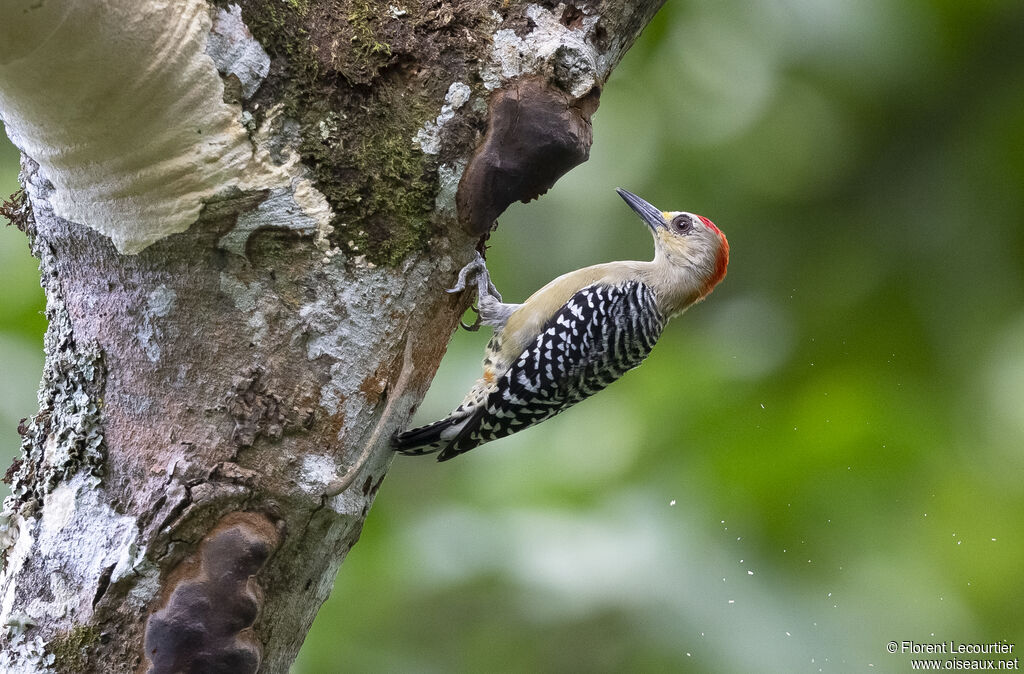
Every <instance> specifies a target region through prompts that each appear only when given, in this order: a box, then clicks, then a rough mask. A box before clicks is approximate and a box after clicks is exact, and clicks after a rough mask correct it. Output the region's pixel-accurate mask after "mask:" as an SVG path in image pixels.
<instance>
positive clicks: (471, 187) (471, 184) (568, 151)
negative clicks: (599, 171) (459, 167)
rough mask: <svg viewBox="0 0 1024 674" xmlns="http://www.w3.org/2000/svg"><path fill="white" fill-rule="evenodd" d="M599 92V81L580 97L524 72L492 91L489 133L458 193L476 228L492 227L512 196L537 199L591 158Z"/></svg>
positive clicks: (463, 214) (465, 218)
mask: <svg viewBox="0 0 1024 674" xmlns="http://www.w3.org/2000/svg"><path fill="white" fill-rule="evenodd" d="M600 94H601V90H600V88H599V87H594V88H593V89H592V90H591V91H590V92H589V93H587V94H586V95H584V96H582V97H580V98H578V99H575V98H573V97H572V96H571V95H569V94H567V93H565V92H564V91H562V90H561V89H559V88H557V87H556V86H554V85H553V84H551V83H549V82H547V81H546V80H543V79H539V78H523V79H519V80H515V81H513V82H510V83H509V84H508V85H507V86H506V87H504V88H502V89H500V90H498V91H496V92H495V93H494V94H493V95H492V96H491V102H490V114H489V122H488V127H487V135H486V136H485V137H484V142H483V144H482V145H481V146H480V147H479V148H477V150H476V152H475V153H474V155H473V157H472V159H470V161H469V164H468V165H467V166H466V171H465V173H464V174H463V176H462V181H461V182H460V183H459V191H458V194H457V195H456V204H457V206H458V213H459V220H460V221H461V222H462V223H463V225H464V226H465V227H466V228H467V230H468V231H469V232H470V233H471V234H475V235H482V234H485V233H486V232H488V231H490V229H491V228H492V227H493V226H494V222H495V221H496V220H497V219H498V216H499V215H501V214H502V213H503V212H504V211H505V209H506V208H508V207H509V205H510V204H512V202H514V201H523V202H526V201H530V200H532V199H536V198H537V197H539V196H540V195H542V194H544V193H545V192H547V191H548V189H550V188H551V186H552V185H554V184H555V181H556V180H558V179H559V178H561V177H562V176H563V175H565V174H566V172H568V171H569V169H571V168H573V167H574V166H577V165H579V164H581V163H583V162H584V161H586V160H587V157H588V156H589V155H590V143H591V140H592V137H593V135H592V130H591V126H590V116H591V115H592V114H593V113H594V110H596V109H597V104H598V99H599V97H600Z"/></svg>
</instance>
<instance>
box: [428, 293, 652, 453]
mask: <svg viewBox="0 0 1024 674" xmlns="http://www.w3.org/2000/svg"><path fill="white" fill-rule="evenodd" d="M665 322H666V319H665V318H664V317H663V316H662V315H661V313H660V312H659V311H658V307H657V303H656V302H655V297H654V292H653V291H652V290H651V288H650V287H649V286H647V285H646V284H644V283H641V282H638V281H631V282H627V283H623V284H621V285H614V286H611V285H603V284H595V285H590V286H587V287H585V288H583V289H582V290H580V291H578V292H577V293H576V294H575V295H573V296H572V297H571V298H570V299H569V301H568V302H566V303H565V304H564V305H563V306H562V308H561V309H560V310H559V311H558V312H557V313H556V314H555V315H554V317H553V318H551V319H550V320H549V321H548V322H547V323H546V324H545V325H544V328H543V329H542V330H541V332H540V334H539V335H538V336H537V338H536V339H535V340H534V341H533V342H532V343H531V344H530V345H529V346H528V347H527V348H526V349H525V350H524V351H523V352H522V354H520V356H519V357H518V358H517V359H516V360H515V361H514V362H513V363H512V365H511V366H510V367H509V369H508V370H507V371H506V372H505V373H504V375H502V376H501V377H500V378H499V379H498V381H497V382H496V384H497V385H496V387H495V388H494V389H493V390H492V391H491V392H490V394H489V395H488V396H487V397H486V399H485V400H484V401H483V402H482V404H481V405H479V406H478V407H476V408H475V409H473V410H471V411H470V410H465V411H464V416H462V418H459V419H458V426H457V428H458V431H457V434H456V435H454V437H450V440H449V439H447V438H446V441H447V442H446V446H445V447H444V450H443V451H442V452H441V455H440V456H439V457H438V460H439V461H445V460H447V459H451V458H452V457H455V456H457V455H459V454H461V453H463V452H466V451H469V450H470V449H473V448H474V447H477V446H479V445H481V444H483V443H485V442H489V441H491V440H496V439H498V438H502V437H505V436H506V435H509V434H511V433H515V432H516V431H519V430H522V429H524V428H526V427H528V426H532V425H534V424H537V423H540V422H541V421H544V420H545V419H548V418H550V417H552V416H554V415H556V414H558V413H559V412H561V411H562V410H564V409H566V408H568V407H571V406H572V405H575V404H576V403H578V402H580V401H581V400H583V399H584V398H587V397H589V396H591V395H593V394H595V393H597V392H598V391H600V390H601V389H603V388H605V387H606V386H608V384H610V383H612V382H613V381H615V380H616V379H618V378H619V377H621V376H622V375H623V374H625V373H626V372H627V371H628V370H631V369H633V368H635V367H637V366H638V365H640V363H642V362H643V360H644V359H645V358H646V357H647V355H648V354H649V353H650V352H651V349H652V348H653V347H654V344H655V343H656V342H657V341H658V337H660V336H661V331H662V329H663V328H664V326H665ZM467 412H468V414H465V413H467ZM453 421H454V419H453ZM450 429H451V430H454V427H450Z"/></svg>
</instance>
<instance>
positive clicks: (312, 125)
mask: <svg viewBox="0 0 1024 674" xmlns="http://www.w3.org/2000/svg"><path fill="white" fill-rule="evenodd" d="M242 9H243V17H244V19H245V21H246V24H247V25H248V26H249V28H250V30H252V32H253V34H254V35H255V37H256V39H258V40H259V41H260V43H261V44H263V46H264V48H265V49H266V50H267V52H268V53H269V54H270V56H271V59H272V67H271V72H270V75H269V76H268V78H267V81H266V82H265V83H264V85H263V87H262V88H261V90H260V92H259V93H257V95H256V97H255V98H254V99H253V100H252V101H251V102H250V106H251V107H252V111H253V112H254V114H256V115H257V116H258V117H259V116H260V115H261V114H265V112H266V111H267V110H268V109H269V108H270V107H271V106H273V105H277V104H280V105H283V107H284V112H285V116H286V117H287V118H289V119H292V120H295V121H297V122H298V135H299V151H300V153H301V155H302V158H303V160H304V162H305V163H306V165H307V166H309V167H310V168H311V170H312V172H313V175H314V178H315V181H316V185H317V188H318V189H319V190H320V191H321V192H323V194H324V195H325V196H326V197H327V200H328V201H329V202H330V204H331V206H332V208H333V209H334V212H335V219H334V222H333V223H332V224H333V225H334V229H335V231H334V234H333V235H332V236H331V243H332V244H333V245H335V246H338V247H340V248H341V249H342V250H344V251H346V252H347V253H349V254H350V255H353V256H358V255H363V256H365V258H366V259H367V260H368V261H370V262H373V263H375V264H381V265H388V266H393V265H395V264H397V263H399V262H400V261H401V260H402V259H404V258H405V257H406V256H408V255H409V254H410V253H412V252H415V251H417V250H422V249H423V248H424V247H425V246H426V245H427V243H428V242H429V240H430V239H431V238H432V236H433V235H434V234H435V233H437V230H438V228H439V227H440V224H439V223H438V222H437V219H436V217H435V216H434V213H433V205H434V197H435V195H436V193H437V188H438V185H437V162H436V160H435V158H434V157H432V156H429V155H425V154H424V153H423V152H422V151H420V150H419V148H417V147H416V146H415V145H414V144H413V141H412V139H413V137H414V136H415V135H416V132H417V130H418V129H419V128H420V127H421V126H423V124H424V122H426V121H428V120H430V119H432V118H433V117H434V116H436V115H437V112H438V110H439V109H440V106H441V103H442V100H443V93H444V92H443V90H435V87H434V86H431V87H427V86H426V85H424V84H422V82H423V80H422V79H421V78H417V77H415V76H414V71H415V68H412V67H410V65H411V64H414V63H418V62H420V61H421V60H422V59H421V58H420V55H418V54H414V53H412V52H413V51H414V50H415V49H416V46H415V45H416V44H417V39H416V35H415V34H416V31H417V24H416V23H415V21H413V20H412V18H411V17H409V18H408V19H406V18H400V17H395V16H393V13H392V12H390V11H389V3H387V2H380V1H378V0H350V1H349V2H310V1H308V0H294V1H291V2H288V3H284V4H282V3H281V2H280V1H279V0H243V2H242ZM445 86H446V85H445Z"/></svg>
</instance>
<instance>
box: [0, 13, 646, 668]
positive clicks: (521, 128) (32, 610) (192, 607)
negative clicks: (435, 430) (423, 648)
mask: <svg viewBox="0 0 1024 674" xmlns="http://www.w3.org/2000/svg"><path fill="white" fill-rule="evenodd" d="M662 2H663V0H642V1H634V2H613V1H611V0H575V1H574V2H573V3H554V2H544V1H541V2H536V3H528V2H523V1H521V0H487V1H483V0H478V1H468V0H392V1H390V2H381V1H378V0H289V1H288V2H281V1H280V0H240V2H239V3H238V4H233V3H227V2H217V3H214V4H212V5H211V4H208V3H207V2H206V1H205V0H183V1H181V2H175V3H165V2H160V1H158V0H105V1H102V2H91V3H75V2H71V1H70V0H63V1H55V2H47V3H39V2H34V1H33V0H14V1H13V2H11V3H8V4H7V6H6V7H5V9H4V10H3V14H4V16H3V17H2V20H0V115H2V117H3V121H4V122H5V125H6V128H7V131H8V133H9V135H10V136H11V138H12V140H13V141H14V142H15V144H17V145H18V147H19V148H20V149H21V150H22V153H23V161H22V174H21V178H22V184H23V186H24V192H23V193H22V194H20V195H16V196H15V198H14V199H12V200H11V201H10V202H8V203H7V205H6V206H5V213H6V215H7V216H8V217H9V218H10V219H11V220H12V221H14V222H15V224H17V225H18V226H19V227H20V228H21V229H23V230H24V231H25V233H26V234H27V235H28V238H29V242H30V245H31V249H32V252H33V253H34V254H35V255H36V256H37V257H38V258H39V261H40V270H41V272H42V285H43V288H44V289H45V291H46V295H47V310H46V313H47V317H48V319H49V322H50V325H49V329H48V331H47V334H46V366H45V371H44V373H43V380H42V384H41V388H40V392H39V407H40V409H39V413H38V414H37V415H36V416H34V417H33V418H32V419H30V420H26V421H25V422H24V423H23V424H22V426H21V427H20V429H19V430H20V432H21V435H22V437H23V446H22V450H23V453H22V458H21V459H19V460H18V461H16V462H15V465H14V466H12V467H11V470H9V471H8V475H7V479H8V480H9V481H10V483H11V485H12V489H13V494H12V496H11V497H10V498H9V499H8V500H7V501H6V503H5V504H4V505H5V509H4V513H3V515H2V523H0V550H2V552H0V555H2V558H3V569H2V575H0V619H2V621H3V624H4V625H5V626H6V634H5V635H4V638H3V647H4V648H3V652H2V654H0V669H2V670H3V671H40V670H49V669H53V670H57V671H105V672H129V671H151V672H177V671H203V672H207V671H224V672H246V671H266V672H283V671H286V670H287V668H288V666H289V664H290V663H291V662H292V660H293V659H294V657H295V655H296V653H297V651H298V649H299V646H300V644H301V643H302V640H303V638H304V636H305V634H306V631H307V630H308V628H309V626H310V624H311V623H312V621H313V618H314V616H315V614H316V611H317V608H318V607H319V606H320V604H321V603H322V602H323V601H324V599H325V598H326V597H327V595H328V593H329V592H330V589H331V585H332V582H333V579H334V576H335V573H336V571H337V569H338V567H339V565H340V564H341V562H342V560H343V559H344V557H345V554H346V552H347V551H348V550H349V548H351V546H352V545H353V544H354V543H355V541H356V539H357V538H358V536H359V532H360V529H361V526H362V523H363V519H364V518H365V517H366V514H367V511H368V509H369V507H370V504H371V502H372V501H373V497H374V494H375V492H376V491H377V489H378V487H379V486H380V484H381V481H382V480H383V479H384V475H385V472H386V470H387V468H388V465H389V463H390V461H391V458H392V454H391V451H390V449H389V447H388V438H389V436H390V435H391V434H392V433H393V432H394V431H395V430H396V429H398V428H400V427H401V426H403V425H404V424H405V423H406V421H407V420H408V417H409V415H410V413H411V409H412V408H413V407H414V406H415V405H416V404H417V403H418V402H419V400H420V399H421V397H422V395H423V394H424V392H425V390H426V388H427V386H428V385H429V382H430V379H431V377H432V376H433V373H434V371H435V368H436V367H437V364H438V362H439V361H440V359H441V356H442V354H443V353H444V350H445V346H446V343H447V341H448V338H449V336H450V335H451V333H452V331H453V329H454V328H455V326H456V324H457V321H458V319H459V316H460V315H461V313H462V311H463V310H464V309H465V308H466V306H467V303H468V301H469V295H468V294H463V295H462V296H449V295H446V294H445V293H444V292H442V289H443V288H444V287H446V286H447V285H450V284H451V282H452V279H453V278H454V273H455V271H456V270H457V269H458V268H459V267H461V266H462V264H464V263H465V262H467V261H468V260H469V259H470V257H471V255H472V254H473V253H472V252H473V249H474V248H475V247H477V246H479V245H480V243H481V242H482V240H483V239H484V238H485V237H486V234H487V233H488V232H489V231H490V229H491V227H492V226H493V223H494V221H495V219H496V218H497V217H498V215H499V214H500V213H501V212H502V211H503V210H504V209H505V207H506V206H507V205H508V204H510V203H511V202H513V201H515V200H519V199H523V200H527V199H530V198H533V197H535V196H537V195H538V194H540V193H542V192H543V191H545V190H546V189H547V188H548V187H549V186H550V185H551V184H553V183H554V181H555V180H556V179H557V178H558V177H559V176H560V175H562V174H563V173H564V172H565V171H567V170H569V169H570V168H571V167H572V166H574V165H576V164H578V163H579V162H581V161H583V160H585V159H586V157H587V153H588V149H589V145H590V140H591V136H590V115H591V113H592V112H593V111H594V109H596V107H597V101H598V97H599V94H600V90H601V87H602V86H603V84H604V82H605V80H606V79H607V77H608V75H609V73H610V71H611V69H612V68H613V67H614V65H615V64H616V63H617V62H618V61H619V59H620V58H621V56H622V54H623V53H624V51H625V50H626V49H627V48H628V47H629V46H630V45H631V44H632V42H633V41H634V39H635V38H636V37H637V35H638V34H639V32H640V31H641V30H642V28H643V26H644V25H645V24H646V23H647V21H649V20H650V18H651V16H652V15H653V14H654V12H655V11H656V10H657V8H658V7H659V6H660V5H661V4H662Z"/></svg>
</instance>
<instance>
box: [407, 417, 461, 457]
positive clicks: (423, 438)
mask: <svg viewBox="0 0 1024 674" xmlns="http://www.w3.org/2000/svg"><path fill="white" fill-rule="evenodd" d="M455 423H456V422H455V420H453V419H452V418H450V417H449V418H447V419H441V420H440V421H435V422H434V423H432V424H427V425H426V426H419V427H417V428H410V429H409V430H407V431H403V432H401V433H399V434H398V435H396V436H395V437H394V438H393V439H392V441H391V446H392V447H394V448H395V451H396V452H399V453H401V454H409V455H413V456H420V455H423V454H434V453H435V452H439V451H441V449H443V448H444V446H445V445H447V444H448V443H447V442H446V441H445V440H442V439H441V433H443V432H444V431H446V430H447V429H449V428H450V427H451V426H453V425H454V424H455Z"/></svg>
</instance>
